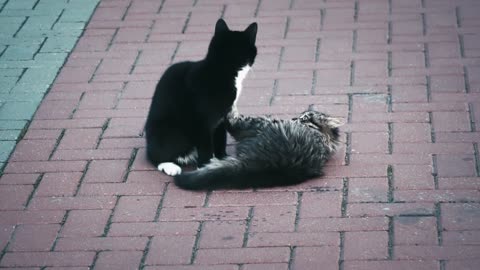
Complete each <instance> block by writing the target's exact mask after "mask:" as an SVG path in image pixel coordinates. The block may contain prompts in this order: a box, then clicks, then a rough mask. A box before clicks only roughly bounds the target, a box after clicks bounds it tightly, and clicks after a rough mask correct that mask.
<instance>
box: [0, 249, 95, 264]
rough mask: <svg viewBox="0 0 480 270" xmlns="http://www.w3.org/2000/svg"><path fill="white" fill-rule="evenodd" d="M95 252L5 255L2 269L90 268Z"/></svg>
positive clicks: (16, 253) (18, 253)
mask: <svg viewBox="0 0 480 270" xmlns="http://www.w3.org/2000/svg"><path fill="white" fill-rule="evenodd" d="M94 257H95V252H14V253H6V254H5V256H4V257H3V259H2V262H1V263H0V266H2V267H25V266H65V267H71V266H90V265H91V264H92V262H93V258H94Z"/></svg>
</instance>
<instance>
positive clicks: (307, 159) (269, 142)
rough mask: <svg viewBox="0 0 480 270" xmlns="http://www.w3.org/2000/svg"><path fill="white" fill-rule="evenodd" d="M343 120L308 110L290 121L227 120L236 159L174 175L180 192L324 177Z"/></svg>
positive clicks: (231, 118) (259, 185) (229, 117)
mask: <svg viewBox="0 0 480 270" xmlns="http://www.w3.org/2000/svg"><path fill="white" fill-rule="evenodd" d="M341 125H342V122H341V121H340V120H339V119H337V118H333V117H330V116H329V115H327V114H324V113H320V112H317V111H306V112H304V113H303V114H302V115H301V116H300V117H298V118H293V119H292V120H279V119H271V118H267V117H247V116H242V115H240V116H237V115H235V114H234V113H230V114H229V116H228V117H227V123H226V128H227V131H228V132H229V133H230V134H231V135H232V136H233V137H234V138H235V140H236V141H238V144H237V145H236V151H237V156H236V157H226V158H224V159H221V160H218V159H213V160H212V161H211V162H210V163H209V164H207V165H206V166H205V167H203V168H200V169H198V170H195V171H192V172H186V173H182V174H180V175H176V176H175V184H176V185H177V186H179V187H181V188H184V189H191V190H199V189H217V188H251V187H253V188H256V187H272V186H286V185H293V184H298V183H301V182H303V181H305V180H308V179H310V178H313V177H315V176H320V175H322V168H323V166H324V164H325V162H326V161H327V160H328V159H329V158H330V157H331V155H332V154H333V153H334V152H335V150H336V147H337V145H338V143H339V136H340V134H339V127H340V126H341Z"/></svg>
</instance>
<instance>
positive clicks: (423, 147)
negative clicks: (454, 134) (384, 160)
mask: <svg viewBox="0 0 480 270" xmlns="http://www.w3.org/2000/svg"><path fill="white" fill-rule="evenodd" d="M393 152H394V153H403V154H415V153H416V154H473V145H472V144H471V143H396V144H394V145H393Z"/></svg>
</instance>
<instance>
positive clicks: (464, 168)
mask: <svg viewBox="0 0 480 270" xmlns="http://www.w3.org/2000/svg"><path fill="white" fill-rule="evenodd" d="M437 168H438V176H440V177H469V176H475V175H476V169H475V157H474V156H473V155H438V156H437Z"/></svg>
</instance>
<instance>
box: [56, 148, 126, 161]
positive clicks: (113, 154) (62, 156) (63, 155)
mask: <svg viewBox="0 0 480 270" xmlns="http://www.w3.org/2000/svg"><path fill="white" fill-rule="evenodd" d="M131 156H132V150H131V149H67V150H62V149H58V150H56V151H55V154H53V156H52V160H102V159H129V158H130V157H131Z"/></svg>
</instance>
